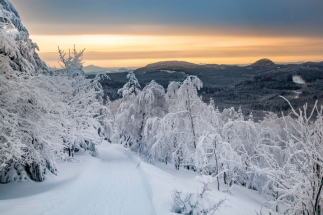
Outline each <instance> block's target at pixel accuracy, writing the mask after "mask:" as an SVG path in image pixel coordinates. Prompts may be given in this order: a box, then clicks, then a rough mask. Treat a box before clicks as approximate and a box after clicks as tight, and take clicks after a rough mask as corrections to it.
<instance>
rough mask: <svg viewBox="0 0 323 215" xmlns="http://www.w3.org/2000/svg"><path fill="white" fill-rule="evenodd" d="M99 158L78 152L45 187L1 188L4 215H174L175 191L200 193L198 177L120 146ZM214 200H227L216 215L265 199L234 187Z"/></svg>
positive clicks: (246, 209) (105, 148) (250, 210)
mask: <svg viewBox="0 0 323 215" xmlns="http://www.w3.org/2000/svg"><path fill="white" fill-rule="evenodd" d="M98 151H99V154H100V158H99V159H98V158H94V157H91V156H90V155H88V154H87V153H78V154H77V155H76V159H75V162H71V163H62V164H60V167H61V168H60V173H59V177H56V176H53V175H47V177H46V180H45V181H44V182H42V183H37V182H32V181H29V182H16V183H10V184H4V185H0V214H2V215H6V214H8V215H15V214H25V215H28V214H30V215H31V214H32V215H37V214H47V215H50V214H60V215H64V214H66V215H72V214H75V215H76V214H77V215H80V214H87V215H88V214H111V215H119V214H120V215H122V214H124V215H129V214H133V215H136V214H138V215H146V214H147V215H154V214H161V215H163V214H173V213H171V212H170V210H171V204H172V202H171V198H172V192H173V190H175V189H177V190H182V191H189V192H196V191H197V190H198V189H200V183H199V180H198V177H196V176H197V174H196V173H194V172H191V171H186V170H180V171H176V170H175V169H174V168H173V167H172V166H170V165H168V166H166V165H164V164H157V165H156V166H154V165H150V164H147V163H144V162H142V161H140V159H139V158H138V157H137V156H136V155H134V154H133V152H131V151H129V150H127V149H125V148H123V147H122V146H121V145H112V144H108V143H106V144H104V145H101V146H99V149H98ZM212 189H213V190H212V191H211V192H210V195H211V196H212V198H214V200H217V199H221V198H222V199H223V198H225V199H226V202H225V204H226V206H224V207H222V208H221V209H220V211H218V212H217V213H216V214H255V210H257V211H258V212H259V211H260V209H261V207H263V212H265V211H266V210H264V209H265V205H264V199H263V198H262V197H260V196H259V195H258V194H257V193H256V192H255V191H251V190H247V189H245V188H242V187H239V186H235V187H234V189H233V190H232V194H228V193H224V192H220V191H216V189H215V185H214V187H213V185H212Z"/></svg>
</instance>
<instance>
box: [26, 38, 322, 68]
mask: <svg viewBox="0 0 323 215" xmlns="http://www.w3.org/2000/svg"><path fill="white" fill-rule="evenodd" d="M31 38H32V39H33V41H34V42H36V43H37V44H38V45H39V47H41V50H40V52H39V54H40V56H41V58H42V59H43V60H44V61H45V62H46V63H48V64H49V65H50V66H54V65H56V66H57V65H58V64H57V58H58V55H57V46H59V47H60V49H63V50H68V49H69V48H72V47H73V45H74V44H75V45H76V48H78V49H83V48H85V49H86V52H85V56H84V61H85V65H89V64H95V65H98V66H106V67H110V66H111V67H115V66H120V67H122V66H144V65H146V64H148V63H153V62H157V61H162V60H184V61H189V62H194V63H200V62H203V63H217V64H247V63H251V62H254V61H255V60H257V59H259V58H262V57H268V58H270V59H272V60H273V61H276V62H289V61H291V62H296V61H322V60H323V54H322V53H323V39H321V38H306V37H250V36H249V37H247V36H245V37H238V36H165V35H163V36H150V35H32V36H31Z"/></svg>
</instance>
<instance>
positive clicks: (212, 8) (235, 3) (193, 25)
mask: <svg viewBox="0 0 323 215" xmlns="http://www.w3.org/2000/svg"><path fill="white" fill-rule="evenodd" d="M11 3H12V4H13V5H14V6H15V8H16V9H17V10H18V12H19V14H20V17H21V19H22V22H23V24H24V25H25V27H26V28H27V29H28V31H29V33H30V38H31V39H32V40H33V42H36V43H37V44H38V46H39V47H40V52H39V55H40V57H41V58H42V59H43V60H44V61H45V62H46V63H47V64H48V65H49V66H54V65H56V66H57V65H58V63H57V59H58V54H57V47H58V46H59V47H60V48H61V49H63V50H68V49H69V48H73V46H74V45H75V46H76V48H77V49H84V48H85V54H84V61H85V66H86V65H90V64H94V65H96V66H103V67H130V66H134V67H140V66H145V65H146V64H149V63H154V62H158V61H165V60H184V61H189V62H193V63H212V64H248V63H252V62H254V61H256V60H258V59H261V58H269V59H271V60H273V61H274V62H299V61H323V25H322V23H323V13H322V10H323V1H322V0H91V1H89V0H55V1H53V0H11Z"/></svg>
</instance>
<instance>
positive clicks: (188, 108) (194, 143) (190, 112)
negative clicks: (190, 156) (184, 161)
mask: <svg viewBox="0 0 323 215" xmlns="http://www.w3.org/2000/svg"><path fill="white" fill-rule="evenodd" d="M187 98H188V100H187V102H188V107H187V111H188V116H189V117H190V120H191V126H192V133H193V140H194V142H193V145H194V148H195V149H196V138H195V129H194V122H193V117H192V110H191V100H190V96H189V94H188V90H187Z"/></svg>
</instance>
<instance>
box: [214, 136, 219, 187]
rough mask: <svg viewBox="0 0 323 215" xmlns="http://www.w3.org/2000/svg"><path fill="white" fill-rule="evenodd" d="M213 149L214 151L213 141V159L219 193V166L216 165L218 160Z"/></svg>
mask: <svg viewBox="0 0 323 215" xmlns="http://www.w3.org/2000/svg"><path fill="white" fill-rule="evenodd" d="M215 149H216V141H214V159H215V166H216V175H217V176H216V181H217V183H218V190H219V191H220V182H219V176H218V174H219V165H218V158H217V156H216V153H215Z"/></svg>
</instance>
